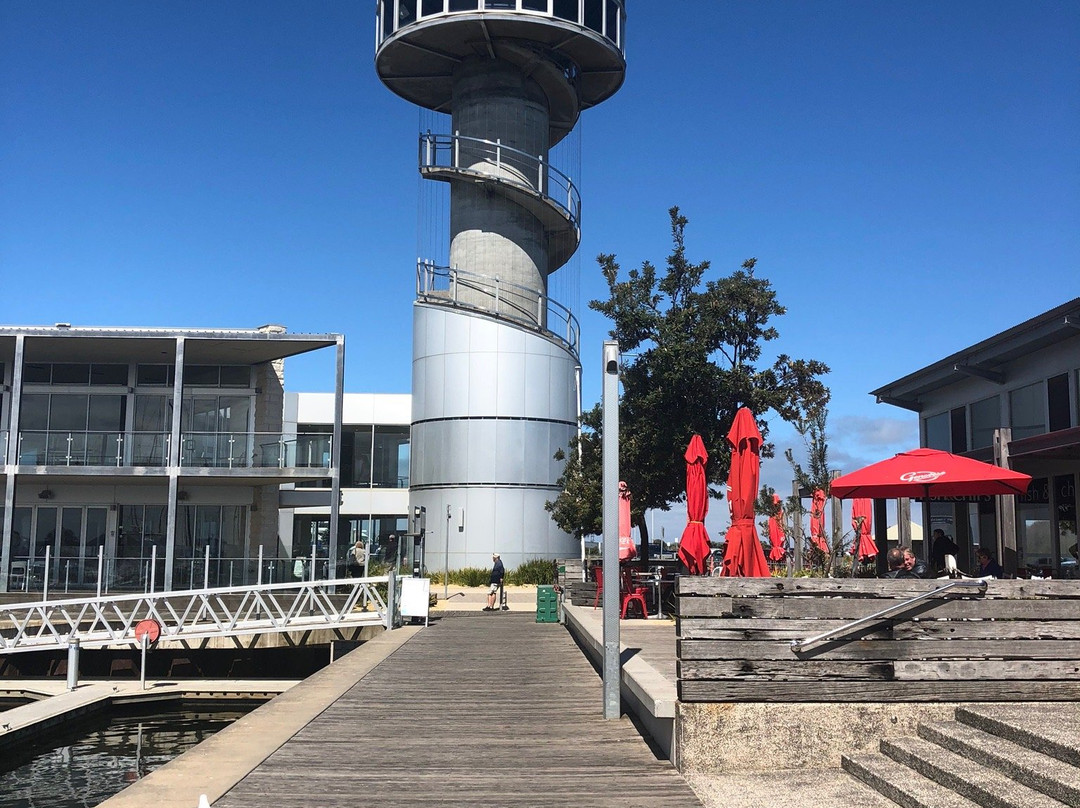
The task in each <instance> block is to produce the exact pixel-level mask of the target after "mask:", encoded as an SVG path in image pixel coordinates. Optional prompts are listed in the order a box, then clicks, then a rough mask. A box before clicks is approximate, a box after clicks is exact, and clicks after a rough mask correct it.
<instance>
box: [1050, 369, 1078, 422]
mask: <svg viewBox="0 0 1080 808" xmlns="http://www.w3.org/2000/svg"><path fill="white" fill-rule="evenodd" d="M1046 404H1047V414H1048V415H1049V416H1050V431H1051V432H1056V431H1057V430H1059V429H1068V428H1069V427H1070V426H1072V423H1071V420H1072V419H1071V418H1070V416H1069V374H1067V373H1062V374H1061V375H1060V376H1054V377H1052V378H1049V379H1047V380H1046Z"/></svg>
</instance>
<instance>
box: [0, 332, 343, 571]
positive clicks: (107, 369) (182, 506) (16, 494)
mask: <svg viewBox="0 0 1080 808" xmlns="http://www.w3.org/2000/svg"><path fill="white" fill-rule="evenodd" d="M316 350H336V352H337V362H338V366H339V368H343V367H344V338H343V337H341V336H340V335H336V334H317V335H313V334H288V333H286V332H285V330H284V329H283V328H281V327H279V326H264V327H263V328H260V329H254V330H175V329H134V328H73V327H70V326H66V325H57V326H55V327H40V328H37V327H30V328H22V327H0V383H2V384H0V452H2V453H3V477H2V483H3V492H4V499H3V503H2V512H0V513H2V518H0V524H2V531H3V532H2V543H0V591H18V590H23V591H27V592H29V591H34V592H40V591H41V590H42V589H43V588H45V586H48V588H49V590H50V592H53V593H60V592H63V591H71V590H79V589H81V590H84V591H85V590H87V589H96V588H98V587H99V586H100V587H101V588H102V589H103V590H105V591H118V590H119V591H125V590H134V591H143V590H145V589H148V588H149V587H150V586H154V587H155V588H157V589H165V590H170V589H187V588H195V589H198V588H201V587H203V586H205V585H209V586H227V585H230V584H237V585H239V584H243V583H254V582H255V580H256V579H257V578H258V577H259V576H260V575H261V576H262V578H263V580H267V579H268V578H273V577H277V578H281V577H283V576H284V575H286V574H290V573H291V572H292V570H293V566H292V565H291V556H292V552H291V551H292V547H291V541H290V539H291V536H281V535H279V521H278V504H279V496H280V489H281V487H282V485H284V484H289V485H293V484H296V483H311V484H318V485H324V486H326V487H328V488H330V489H331V490H330V491H328V492H327V494H325V495H324V499H325V500H326V501H327V502H328V503H330V504H329V507H330V508H331V509H332V510H335V511H336V504H335V503H336V497H333V494H336V493H337V489H338V479H339V471H340V470H339V468H338V466H337V463H336V458H335V453H334V452H333V451H332V447H333V445H335V442H334V437H335V435H334V426H333V424H334V423H335V420H336V422H337V423H338V424H340V418H338V419H334V418H331V419H330V420H331V427H330V429H329V430H327V429H325V428H320V429H318V430H314V431H313V432H312V433H311V434H305V433H302V432H297V431H296V429H295V428H294V427H293V426H292V425H291V424H290V425H288V426H287V425H286V424H285V422H284V419H283V400H284V391H283V374H284V360H285V359H286V358H287V357H290V356H294V355H297V354H301V353H306V352H309V351H316ZM341 375H342V374H341V373H339V374H338V378H341ZM327 387H328V388H335V389H336V392H335V393H328V394H326V398H327V399H329V400H330V401H331V402H335V401H336V402H338V405H337V410H338V412H340V401H341V399H342V391H341V389H340V386H339V385H335V384H334V382H333V380H332V379H328V380H327ZM331 409H332V410H333V409H334V406H333V404H331ZM331 500H333V501H331ZM336 538H337V537H336V530H335V531H329V530H328V531H327V535H326V544H325V546H324V547H322V548H321V551H322V552H321V554H320V557H321V558H322V559H323V561H322V563H323V564H324V565H325V567H326V571H327V572H329V571H330V569H331V568H332V567H333V559H334V557H335V553H334V552H333V548H334V546H335V544H336ZM260 559H262V563H263V564H264V568H263V569H261V570H260V567H259V561H260ZM308 563H310V561H308ZM317 563H319V562H318V561H317Z"/></svg>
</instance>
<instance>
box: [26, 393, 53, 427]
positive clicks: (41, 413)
mask: <svg viewBox="0 0 1080 808" xmlns="http://www.w3.org/2000/svg"><path fill="white" fill-rule="evenodd" d="M19 428H20V429H27V430H42V431H43V430H46V429H48V428H49V396H48V394H47V393H24V394H23V397H22V403H21V406H20V409H19Z"/></svg>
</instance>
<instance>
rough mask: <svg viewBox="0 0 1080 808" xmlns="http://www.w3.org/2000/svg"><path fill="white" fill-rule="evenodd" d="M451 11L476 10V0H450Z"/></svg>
mask: <svg viewBox="0 0 1080 808" xmlns="http://www.w3.org/2000/svg"><path fill="white" fill-rule="evenodd" d="M450 10H451V11H476V0H450Z"/></svg>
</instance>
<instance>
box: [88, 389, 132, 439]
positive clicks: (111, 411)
mask: <svg viewBox="0 0 1080 808" xmlns="http://www.w3.org/2000/svg"><path fill="white" fill-rule="evenodd" d="M124 403H125V398H124V396H90V417H89V420H88V423H87V428H88V429H90V430H91V431H92V432H123V431H124V409H125V407H124Z"/></svg>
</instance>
